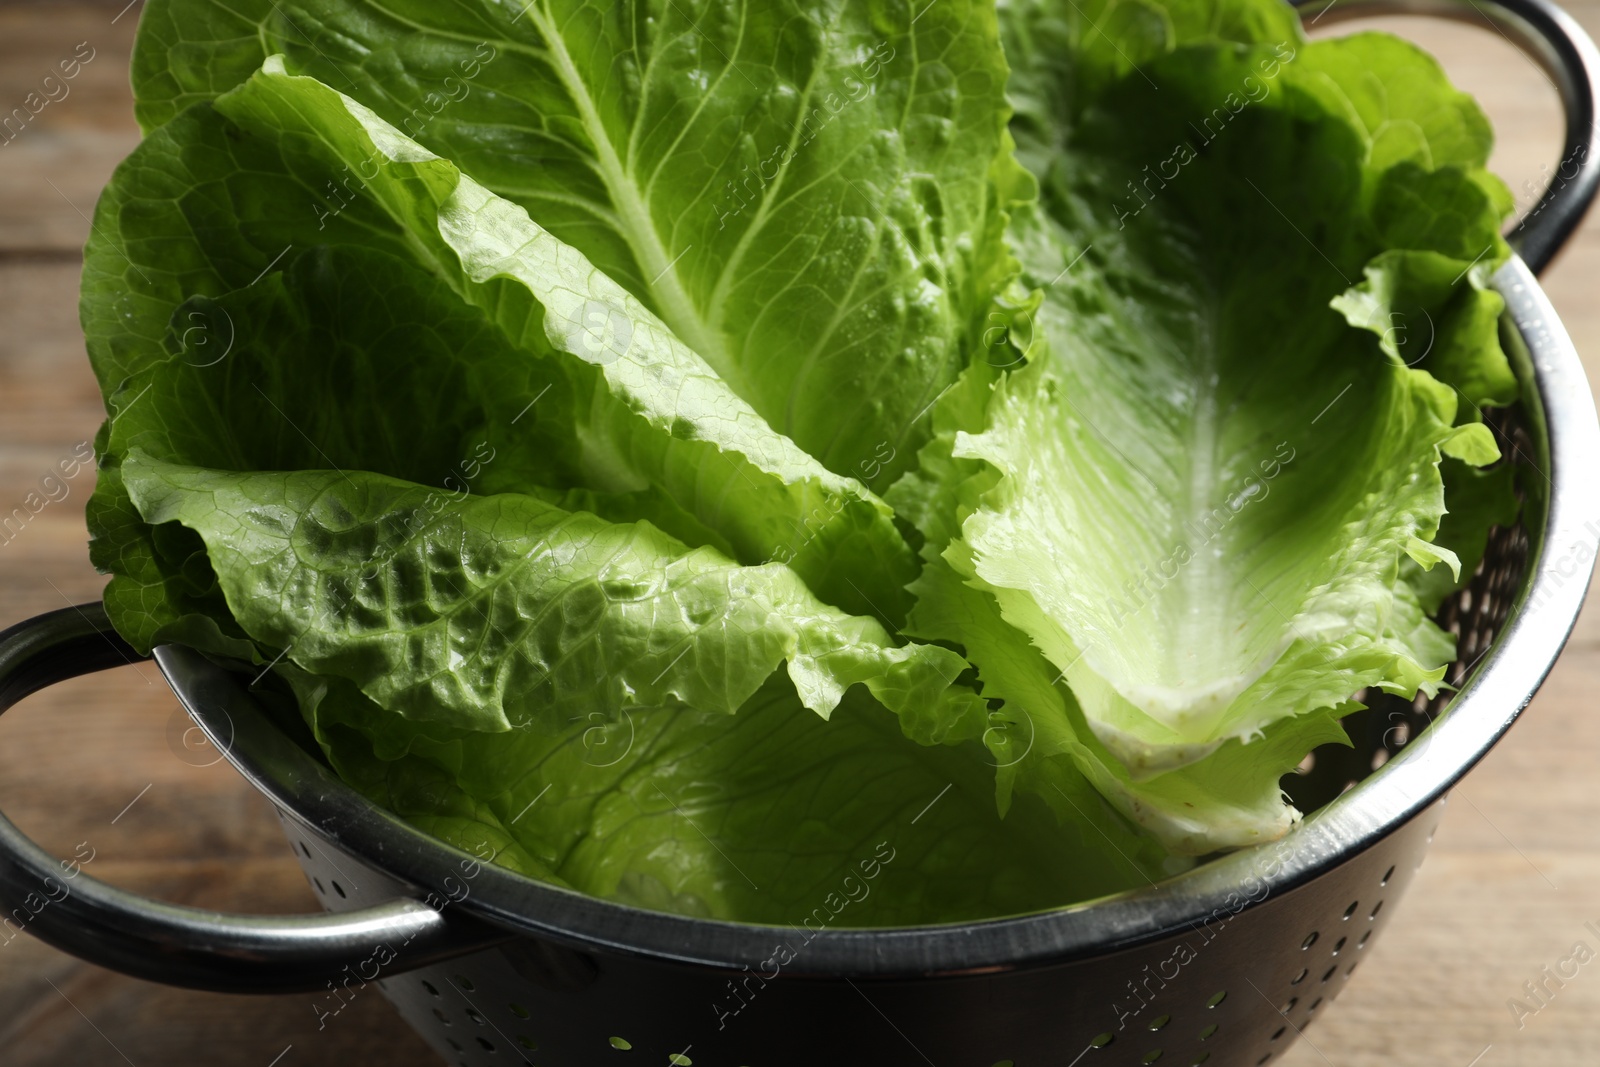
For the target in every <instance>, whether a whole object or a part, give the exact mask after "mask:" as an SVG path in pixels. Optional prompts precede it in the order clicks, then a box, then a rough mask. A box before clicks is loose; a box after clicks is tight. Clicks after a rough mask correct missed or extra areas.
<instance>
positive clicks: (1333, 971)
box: [1322, 963, 1339, 982]
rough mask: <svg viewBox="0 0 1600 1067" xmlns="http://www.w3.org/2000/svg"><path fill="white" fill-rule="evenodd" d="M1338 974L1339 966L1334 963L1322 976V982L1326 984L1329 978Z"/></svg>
mask: <svg viewBox="0 0 1600 1067" xmlns="http://www.w3.org/2000/svg"><path fill="white" fill-rule="evenodd" d="M1338 973H1339V965H1338V964H1337V963H1335V964H1334V965H1333V966H1332V967H1329V968H1328V972H1327V973H1326V974H1324V975H1323V976H1322V980H1323V981H1324V982H1326V981H1328V980H1329V979H1330V978H1332V977H1333V976H1334V975H1336V974H1338Z"/></svg>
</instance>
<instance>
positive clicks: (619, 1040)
mask: <svg viewBox="0 0 1600 1067" xmlns="http://www.w3.org/2000/svg"><path fill="white" fill-rule="evenodd" d="M611 1047H612V1048H620V1049H621V1050H622V1051H624V1052H626V1051H628V1050H629V1049H630V1048H632V1047H633V1042H631V1041H629V1040H628V1039H627V1038H625V1037H613V1038H612V1039H611Z"/></svg>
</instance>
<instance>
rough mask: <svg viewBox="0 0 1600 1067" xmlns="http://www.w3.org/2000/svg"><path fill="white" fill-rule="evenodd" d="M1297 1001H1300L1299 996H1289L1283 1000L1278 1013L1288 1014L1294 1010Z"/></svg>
mask: <svg viewBox="0 0 1600 1067" xmlns="http://www.w3.org/2000/svg"><path fill="white" fill-rule="evenodd" d="M1298 1003H1300V998H1299V997H1290V998H1289V999H1288V1000H1286V1001H1284V1002H1283V1006H1282V1007H1280V1008H1279V1009H1278V1014H1279V1015H1288V1014H1289V1013H1290V1012H1291V1011H1294V1006H1295V1005H1296V1004H1298Z"/></svg>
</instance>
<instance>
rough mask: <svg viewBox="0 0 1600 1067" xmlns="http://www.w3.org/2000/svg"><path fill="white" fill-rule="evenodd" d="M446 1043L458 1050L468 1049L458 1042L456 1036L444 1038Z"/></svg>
mask: <svg viewBox="0 0 1600 1067" xmlns="http://www.w3.org/2000/svg"><path fill="white" fill-rule="evenodd" d="M444 1043H445V1044H447V1045H449V1046H450V1047H451V1048H453V1049H455V1050H456V1051H457V1052H465V1051H467V1050H466V1049H464V1048H462V1047H461V1046H460V1045H459V1044H457V1043H456V1040H455V1038H451V1037H447V1038H445V1039H444Z"/></svg>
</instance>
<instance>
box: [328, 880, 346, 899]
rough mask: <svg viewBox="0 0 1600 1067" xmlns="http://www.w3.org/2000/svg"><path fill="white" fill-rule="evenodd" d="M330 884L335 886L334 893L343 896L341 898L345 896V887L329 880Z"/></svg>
mask: <svg viewBox="0 0 1600 1067" xmlns="http://www.w3.org/2000/svg"><path fill="white" fill-rule="evenodd" d="M328 884H329V885H331V886H333V891H334V892H335V893H338V894H339V896H341V897H343V896H344V886H342V885H340V884H339V883H338V882H335V881H332V880H329V882H328Z"/></svg>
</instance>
